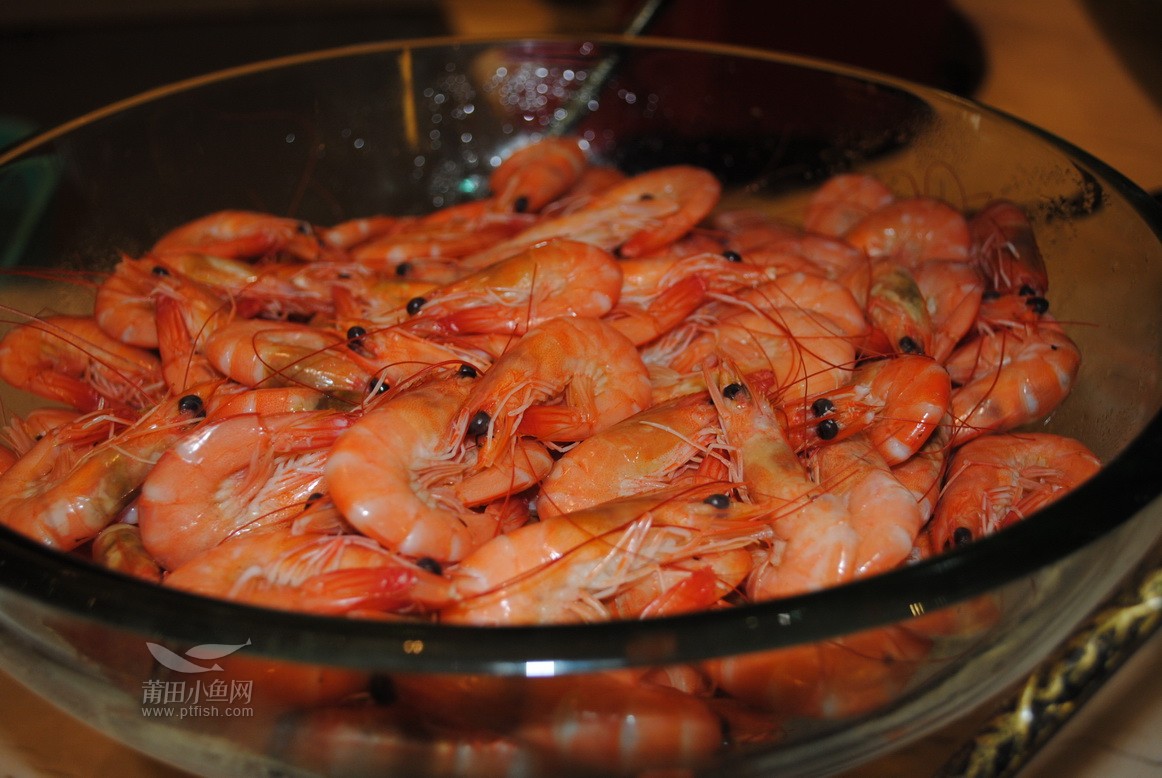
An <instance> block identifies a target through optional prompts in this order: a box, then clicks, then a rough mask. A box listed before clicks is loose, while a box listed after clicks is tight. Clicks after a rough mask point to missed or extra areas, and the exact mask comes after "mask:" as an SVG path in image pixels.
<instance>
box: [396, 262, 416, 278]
mask: <svg viewBox="0 0 1162 778" xmlns="http://www.w3.org/2000/svg"><path fill="white" fill-rule="evenodd" d="M410 272H412V263H411V262H400V263H399V264H398V265H396V266H395V274H396V275H397V276H400V277H403V276H406V275H407V274H408V273H410Z"/></svg>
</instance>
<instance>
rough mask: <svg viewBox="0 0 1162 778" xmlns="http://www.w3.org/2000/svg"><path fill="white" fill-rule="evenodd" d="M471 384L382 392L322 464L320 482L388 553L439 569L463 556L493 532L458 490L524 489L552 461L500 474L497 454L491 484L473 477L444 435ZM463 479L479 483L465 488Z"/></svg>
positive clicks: (447, 382) (462, 376) (460, 450)
mask: <svg viewBox="0 0 1162 778" xmlns="http://www.w3.org/2000/svg"><path fill="white" fill-rule="evenodd" d="M478 382H479V379H477V378H476V377H475V371H474V370H473V371H460V372H458V373H457V374H455V375H453V376H450V377H448V378H444V379H437V380H434V381H433V382H431V383H428V384H424V385H422V386H420V387H417V388H415V389H412V390H410V391H407V392H402V393H398V394H396V395H394V396H391V395H388V396H386V397H385V401H384V402H382V403H381V404H379V405H377V406H375V407H374V408H372V409H371V410H369V411H367V412H366V413H365V414H364V415H363V416H362V417H361V418H360V419H359V420H358V421H357V422H356V423H355V424H354V425H352V427H351V429H350V430H348V431H347V432H346V433H345V434H344V435H343V436H342V437H340V438H339V440H338V441H337V442H336V444H335V446H334V448H333V449H332V451H331V455H330V458H329V460H328V462H327V469H326V476H327V483H328V485H329V487H330V494H331V498H332V499H333V500H334V501H335V505H336V506H337V507H338V508H339V511H340V512H341V513H342V514H343V516H344V517H346V519H347V520H348V521H349V522H350V523H351V525H352V526H353V527H355V528H356V529H357V530H359V531H360V532H362V533H363V534H365V535H368V536H370V537H372V538H375V539H376V540H377V541H379V542H380V543H382V544H383V545H384V546H386V547H387V548H389V549H392V550H394V551H398V552H399V553H402V554H406V555H408V556H413V557H430V558H432V559H434V560H436V561H438V562H441V563H443V562H450V561H455V560H457V559H461V558H463V557H464V556H465V555H467V554H468V553H469V552H470V551H472V549H474V548H476V547H477V546H479V545H480V544H481V543H483V542H484V541H486V540H487V539H489V538H491V537H492V536H493V535H495V534H496V533H497V532H498V531H499V529H498V523H497V518H496V517H494V516H490V515H488V514H486V513H483V514H482V513H476V512H474V511H471V510H469V508H468V506H467V505H466V503H465V500H464V498H463V496H462V494H464V493H470V494H472V495H473V496H475V497H476V498H477V500H481V501H486V500H487V499H492V498H496V497H503V496H504V495H505V494H506V493H510V492H513V493H515V492H518V491H521V490H522V489H525V488H527V487H529V486H531V485H533V484H535V483H536V481H538V480H540V478H541V477H543V476H544V475H545V473H546V472H548V469H549V466H550V465H551V461H550V460H549V458H548V456H547V455H544V456H543V457H542V458H538V459H537V460H536V461H532V460H528V461H527V462H526V461H520V462H519V464H521V465H525V464H527V465H528V469H527V470H522V469H520V468H518V467H516V465H515V464H513V465H512V467H510V468H505V467H504V465H505V460H503V459H500V458H498V463H497V469H496V470H493V471H491V472H492V475H493V476H494V477H495V478H494V480H492V479H490V480H485V478H486V477H481V476H480V473H479V472H475V473H473V472H472V471H473V470H474V466H475V464H476V462H475V458H474V457H470V456H469V455H468V453H467V452H466V450H465V446H464V443H463V441H462V439H455V438H453V437H451V436H450V435H449V429H450V428H451V426H452V421H453V419H454V418H455V416H456V414H457V412H458V411H459V409H460V406H461V405H462V404H463V402H464V400H465V398H467V397H468V395H469V392H470V391H471V390H472V388H473V385H474V384H477V383H478ZM519 450H520V451H524V449H519ZM370 452H374V453H373V454H372V453H370ZM514 456H515V454H514ZM509 464H512V462H511V460H510V461H509ZM481 469H482V470H483V469H485V468H481ZM465 475H470V476H475V479H476V480H473V479H471V478H470V479H469V480H468V481H467V483H465V482H464V477H465ZM489 489H495V490H497V491H495V492H493V493H491V494H489V493H488V491H489ZM478 490H479V491H480V492H482V493H478ZM473 502H476V500H473Z"/></svg>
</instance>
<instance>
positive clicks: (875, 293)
mask: <svg viewBox="0 0 1162 778" xmlns="http://www.w3.org/2000/svg"><path fill="white" fill-rule="evenodd" d="M867 316H868V319H869V321H870V322H871V324H872V333H873V334H872V337H871V338H870V339H869V341H868V343H866V344H865V345H864V346H863V351H864V353H867V354H878V355H885V354H930V353H931V352H932V337H933V327H932V318H931V316H930V315H929V313H928V306H927V302H926V301H925V299H924V295H923V293H922V292H921V291H920V287H919V285H918V284H917V283H916V278H915V276H914V275H913V274H912V273H911V272H910V271H909V270H908V269H907V268H906V267H904V266H902V265H899V264H897V263H896V262H893V261H890V260H882V259H881V260H878V261H876V262H873V263H872V283H871V289H870V290H869V292H868V302H867Z"/></svg>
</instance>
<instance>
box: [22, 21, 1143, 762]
mask: <svg viewBox="0 0 1162 778" xmlns="http://www.w3.org/2000/svg"><path fill="white" fill-rule="evenodd" d="M561 130H568V131H570V132H574V133H576V134H578V135H580V136H582V137H583V138H585V139H587V140H588V142H589V144H590V147H591V149H592V151H593V153H594V154H595V155H597V156H598V157H599V158H602V159H605V160H607V161H609V162H612V163H615V164H617V165H619V166H621V167H622V168H624V169H625V170H627V171H638V170H644V169H648V168H651V167H656V166H659V165H663V164H671V163H679V162H685V163H693V164H697V165H702V166H704V167H707V168H709V169H710V170H712V171H713V172H714V173H715V174H716V175H718V176H719V178H720V179H721V180H722V181H723V182H724V185H725V195H724V200H725V201H726V202H728V203H734V204H740V205H747V206H754V207H761V208H763V209H764V210H766V211H768V212H770V213H772V214H774V215H776V216H779V217H781V218H786V219H788V220H791V221H798V220H799V219H800V218H801V216H802V212H803V207H804V204H805V202H806V197H807V195H808V194H809V192H810V191H811V190H812V188H813V187H815V186H817V185H818V184H819V183H820V182H821V181H822V180H823V179H824V178H825V177H827V176H829V175H831V174H833V173H837V172H843V171H852V170H855V171H864V172H869V173H873V174H875V175H877V176H879V177H880V178H881V179H882V180H884V181H885V182H886V183H888V184H889V186H891V187H892V188H893V189H894V190H895V191H896V193H897V194H899V195H912V194H923V195H930V196H935V197H940V198H943V199H945V200H947V201H948V202H950V203H952V204H953V205H955V206H957V207H958V208H961V209H965V210H973V209H975V208H979V207H980V206H982V205H983V204H984V203H985V202H987V201H988V200H990V199H991V198H996V197H1004V198H1008V199H1009V200H1012V201H1015V202H1016V203H1018V204H1020V205H1021V206H1022V207H1023V208H1025V209H1026V211H1027V212H1028V213H1029V215H1030V217H1031V219H1032V221H1033V225H1034V228H1035V230H1036V233H1037V236H1038V240H1039V242H1040V245H1041V248H1042V251H1043V253H1044V255H1045V260H1046V264H1047V266H1048V269H1049V274H1050V279H1051V287H1050V293H1049V296H1050V298H1051V299H1052V303H1053V307H1054V311H1055V313H1056V315H1057V317H1058V319H1059V320H1061V321H1063V322H1065V323H1066V326H1067V330H1068V332H1069V333H1070V335H1071V336H1072V337H1073V338H1074V339H1075V340H1076V341H1077V342H1078V344H1079V346H1080V347H1081V350H1082V353H1083V355H1084V361H1083V363H1082V368H1081V375H1080V378H1079V381H1078V384H1077V389H1076V390H1075V391H1074V393H1073V394H1072V395H1071V396H1070V397H1069V399H1068V400H1067V401H1066V403H1065V404H1064V405H1063V406H1062V407H1061V408H1060V409H1059V410H1058V411H1057V412H1056V413H1054V414H1053V416H1052V418H1051V419H1050V420H1048V421H1047V422H1045V423H1044V424H1043V425H1039V426H1041V427H1043V428H1044V429H1047V430H1050V431H1054V432H1059V433H1062V434H1068V435H1072V436H1074V437H1077V438H1080V439H1081V440H1083V441H1084V442H1086V443H1087V444H1088V445H1089V446H1090V447H1091V448H1092V449H1093V450H1094V451H1095V452H1096V453H1097V454H1098V455H1099V456H1100V457H1101V458H1102V460H1103V462H1105V466H1104V468H1103V469H1102V470H1101V471H1100V472H1099V474H1098V475H1097V476H1096V477H1095V478H1093V479H1092V480H1091V481H1089V482H1087V483H1086V484H1084V485H1083V486H1082V487H1081V488H1079V489H1077V490H1076V491H1075V492H1073V493H1071V494H1070V495H1068V497H1066V498H1065V499H1062V500H1061V501H1059V502H1057V503H1055V504H1053V505H1051V506H1049V507H1048V508H1047V509H1045V510H1044V511H1042V512H1040V513H1038V514H1036V515H1033V516H1031V517H1029V518H1028V519H1027V520H1026V521H1024V522H1021V523H1018V524H1017V525H1015V526H1013V527H1012V528H1010V529H1007V530H1005V531H1003V532H1001V533H998V534H996V535H993V536H990V537H986V538H984V539H981V540H979V541H978V542H974V543H972V544H969V545H967V546H964V547H961V548H959V549H957V550H955V551H952V552H949V553H946V554H943V555H940V556H937V557H933V558H930V559H928V560H925V561H922V562H919V563H916V564H913V565H910V566H907V567H903V568H901V569H898V570H895V571H893V572H890V573H887V574H884V575H879V576H876V577H872V578H868V579H865V580H860V581H857V582H855V583H851V584H849V585H844V586H841V587H836V588H834V589H829V590H825V591H820V592H817V593H812V594H807V595H802V596H797V597H793V598H788V599H783V600H777V601H772V602H765V603H762V604H756V605H752V606H747V607H740V608H734V609H720V610H714V611H709V612H703V613H697V614H691V615H685V616H677V617H668V618H661V619H654V620H643V621H621V622H612V623H600V624H586V625H570V626H545V627H504V628H478V627H459V626H447V625H438V624H431V623H411V622H404V621H372V620H355V619H339V618H326V617H318V616H310V615H303V614H298V613H290V612H279V611H273V610H263V609H257V608H252V607H247V606H243V605H238V604H234V603H230V602H224V601H215V600H209V599H203V598H199V597H197V596H193V595H190V594H185V593H183V592H179V591H173V590H169V589H165V588H161V587H156V586H152V585H148V584H144V583H141V582H138V581H136V580H133V579H130V578H128V577H123V576H121V575H118V574H115V573H111V572H108V571H105V570H103V569H99V568H97V567H95V566H92V565H90V564H89V563H87V562H85V561H83V560H81V559H78V558H76V557H74V556H69V555H64V554H60V553H57V552H54V551H51V550H48V549H46V548H43V547H41V546H39V545H37V544H35V543H33V542H31V541H28V540H26V539H24V538H23V537H20V536H18V535H16V534H13V533H11V532H9V531H7V530H3V531H0V584H2V586H0V632H2V633H3V640H2V641H0V655H2V657H3V662H4V667H5V668H6V669H7V670H8V672H10V673H12V674H13V675H14V676H15V677H17V678H19V679H20V680H21V681H22V682H24V683H26V684H27V685H28V686H30V687H31V688H32V689H33V690H35V691H36V692H37V693H39V694H41V695H43V696H44V697H45V698H46V699H48V700H49V701H51V702H52V703H54V704H56V705H58V706H60V707H62V708H63V709H65V710H67V711H69V712H70V713H72V714H73V715H75V716H76V717H78V718H79V719H81V720H83V721H85V722H87V723H88V724H90V725H92V726H95V727H97V728H98V729H100V730H102V731H103V732H105V733H107V734H109V735H111V736H112V737H114V738H116V739H119V740H121V741H123V742H125V743H126V744H128V745H130V746H131V747H133V748H135V749H139V750H141V751H143V752H145V753H148V754H150V755H152V756H154V757H157V758H159V759H161V760H163V761H165V762H168V763H171V764H174V765H177V766H180V767H182V768H185V769H187V770H190V771H193V772H199V773H205V774H231V775H273V774H277V775H300V774H302V775H311V774H342V775H356V774H365V773H366V774H399V775H409V776H410V775H425V774H426V775H497V774H505V775H507V774H520V775H538V774H552V775H568V774H579V775H582V774H600V775H615V774H638V773H645V772H649V771H651V770H667V769H679V770H682V769H686V770H689V771H691V772H695V773H698V774H730V775H747V774H756V775H757V774H773V773H780V772H784V771H785V772H793V773H794V774H797V775H808V774H825V773H829V772H834V771H838V770H841V769H845V768H848V767H851V766H853V765H857V764H859V763H861V762H863V761H866V760H868V759H870V758H872V757H875V756H877V755H880V754H883V753H884V752H886V751H888V750H891V749H894V748H899V747H901V746H903V745H905V744H907V743H909V742H911V741H913V740H914V739H916V738H918V737H920V736H922V735H924V734H925V733H928V732H930V731H932V730H934V729H936V728H938V727H941V726H942V725H944V724H947V723H949V722H951V721H952V720H954V719H955V718H957V717H958V716H960V715H962V714H963V713H964V712H965V711H967V710H969V709H971V708H972V707H973V706H974V705H977V704H979V703H980V702H982V701H983V700H986V699H987V698H989V697H990V696H992V695H994V694H996V693H998V692H999V691H1001V690H1002V689H1004V688H1005V687H1006V686H1007V685H1009V684H1011V683H1012V682H1014V681H1015V680H1017V679H1018V678H1020V677H1021V676H1022V675H1023V674H1025V673H1027V672H1028V671H1029V670H1030V669H1031V668H1032V667H1033V666H1034V665H1035V663H1037V662H1038V660H1039V659H1041V658H1042V657H1044V656H1045V655H1046V654H1048V652H1050V651H1051V649H1052V648H1054V647H1055V646H1056V645H1057V644H1059V643H1060V642H1061V641H1062V640H1063V639H1064V638H1065V637H1066V636H1067V635H1068V634H1069V632H1070V630H1071V629H1072V628H1073V627H1074V626H1075V625H1076V624H1078V623H1079V622H1080V621H1081V620H1082V618H1083V617H1084V616H1085V615H1086V614H1087V613H1088V612H1089V611H1090V610H1091V609H1092V608H1093V607H1094V606H1095V605H1097V604H1098V603H1099V602H1100V601H1101V600H1102V599H1103V598H1104V597H1106V596H1107V594H1108V593H1109V592H1110V591H1111V590H1112V588H1113V587H1114V586H1115V585H1116V584H1117V583H1118V582H1119V580H1120V579H1121V578H1122V577H1124V575H1125V574H1126V573H1127V572H1128V571H1129V570H1130V569H1131V568H1132V567H1133V566H1134V565H1135V563H1137V562H1138V561H1139V560H1140V559H1141V558H1142V557H1143V555H1144V554H1145V553H1146V552H1147V550H1148V549H1149V548H1150V547H1151V546H1152V545H1153V543H1154V541H1155V540H1156V538H1157V536H1158V535H1159V527H1160V525H1159V511H1158V505H1159V504H1158V500H1157V497H1158V493H1159V490H1160V489H1162V478H1159V477H1158V476H1159V472H1158V466H1157V464H1156V463H1157V462H1158V461H1159V453H1160V452H1159V448H1160V445H1162V435H1160V432H1162V428H1160V425H1159V420H1158V418H1157V413H1158V406H1159V401H1160V399H1162V390H1160V387H1159V380H1160V376H1162V306H1159V305H1158V302H1159V300H1162V243H1160V239H1159V236H1160V235H1162V213H1160V211H1159V208H1158V206H1157V205H1156V204H1155V203H1154V202H1153V201H1152V200H1151V199H1150V198H1149V197H1147V196H1146V195H1145V194H1144V193H1143V192H1141V191H1140V190H1139V189H1137V188H1135V186H1134V185H1132V184H1131V183H1129V182H1128V181H1127V180H1126V179H1125V178H1123V177H1122V176H1120V175H1119V174H1118V173H1116V172H1114V171H1112V170H1110V169H1109V168H1107V167H1106V166H1105V165H1103V164H1102V163H1101V162H1099V161H1098V160H1095V159H1093V158H1092V157H1090V156H1089V155H1087V154H1086V153H1084V152H1082V151H1080V150H1078V149H1076V148H1073V147H1071V146H1070V145H1068V144H1066V143H1063V142H1062V141H1060V140H1058V139H1056V138H1053V137H1051V136H1049V135H1047V134H1046V133H1044V132H1042V131H1039V130H1038V129H1036V128H1034V127H1031V126H1028V125H1026V124H1024V123H1022V122H1020V121H1019V120H1016V119H1013V118H1012V117H1008V116H1005V115H1002V114H1000V113H998V112H996V111H993V110H990V109H988V108H986V107H983V106H981V105H977V104H974V103H972V102H969V101H966V100H962V99H957V98H955V97H952V96H949V95H946V94H943V93H940V92H937V91H934V90H930V89H925V88H921V87H918V86H914V85H911V84H908V83H904V82H901V81H898V80H894V79H891V78H887V77H881V76H877V75H874V74H870V73H865V72H861V71H857V70H852V69H846V68H839V67H833V66H830V65H826V64H822V63H817V62H812V61H808V60H804V59H800V58H793V57H787V56H781V55H778V54H775V53H769V52H760V51H753V50H745V49H739V48H732V47H723V46H714V45H707V44H697V45H691V44H685V43H682V42H674V41H667V42H663V41H658V40H649V39H636V40H630V39H618V38H592V39H584V40H573V39H564V38H561V39H553V38H549V39H542V40H475V41H469V40H421V41H411V42H391V43H384V44H381V45H363V46H356V47H350V48H345V49H341V50H336V51H324V52H319V53H313V54H307V55H303V56H298V57H292V58H288V59H281V60H277V61H273V62H268V63H262V64H258V65H255V66H251V67H244V68H238V69H234V70H230V71H226V72H222V73H217V74H213V75H210V76H206V77H204V78H200V79H195V80H192V81H187V82H183V83H180V84H176V85H174V86H171V87H168V88H164V89H159V90H156V91H153V92H150V93H148V94H145V95H142V96H139V97H137V98H134V99H131V100H127V101H124V102H122V103H118V104H116V105H113V106H110V107H109V108H107V109H105V110H101V111H98V112H96V113H93V114H90V115H88V116H85V117H83V118H81V119H79V120H77V121H75V122H72V123H69V124H67V125H65V126H63V127H60V128H58V129H56V130H53V131H51V132H49V133H46V134H45V135H42V136H41V137H39V138H36V139H34V140H32V141H30V142H28V143H26V144H24V145H21V146H20V147H18V148H15V149H13V150H10V151H9V152H8V153H6V154H5V155H4V156H3V157H0V207H2V208H3V213H4V219H3V222H2V223H0V230H2V232H0V237H2V240H3V243H2V244H0V250H2V251H3V262H4V264H5V268H6V271H7V272H6V273H5V275H4V278H3V283H2V284H0V304H3V305H4V306H5V310H6V311H9V312H10V313H11V312H14V311H15V312H23V313H24V314H43V313H45V312H47V311H50V310H51V311H56V312H87V311H88V310H89V309H90V306H91V303H92V293H91V288H90V287H89V286H86V285H85V284H76V283H67V282H66V281H67V280H69V279H75V278H77V277H80V276H83V275H84V274H86V273H91V272H92V271H102V270H107V269H109V268H110V267H111V266H112V264H113V263H114V262H115V261H116V260H117V258H118V257H119V256H120V255H121V254H122V253H126V254H130V255H136V254H139V253H141V252H142V251H144V250H145V249H146V248H147V247H148V246H149V245H150V244H151V243H152V242H153V241H154V240H155V239H156V238H157V237H158V236H160V235H161V234H162V233H163V232H165V231H166V230H168V229H169V228H170V227H172V226H174V225H176V224H178V223H180V222H184V221H187V220H190V219H193V218H194V217H197V216H200V215H203V214H206V213H209V212H211V211H216V210H220V209H224V208H244V209H251V210H263V211H267V212H271V213H276V214H280V215H293V216H295V217H299V218H303V219H309V220H311V221H313V222H316V223H320V224H332V223H336V222H339V221H342V220H343V219H346V218H350V217H355V216H362V215H367V214H371V213H423V212H426V211H429V210H431V209H432V208H435V207H440V206H443V205H448V204H452V203H456V202H461V201H464V200H469V199H472V198H474V197H477V196H479V195H480V194H481V193H482V192H483V190H484V189H485V187H486V182H487V177H488V173H489V171H490V170H491V169H492V167H493V166H494V165H495V164H496V163H497V160H498V158H500V157H501V156H502V155H504V154H505V153H506V152H507V151H508V150H510V149H512V148H514V147H516V146H518V145H520V144H521V143H523V142H525V141H526V140H527V139H528V138H529V137H531V136H541V135H544V134H547V133H552V132H558V131H561ZM5 318H6V319H7V320H9V321H18V320H19V319H20V315H18V314H16V313H11V315H10V316H7V317H5ZM3 402H4V408H5V410H6V411H7V412H11V413H22V412H25V411H26V410H28V409H30V408H32V407H35V406H36V405H38V404H39V402H38V401H37V400H35V399H33V398H31V397H29V396H25V395H23V394H21V393H18V392H9V393H8V394H6V395H5V396H4V398H3ZM709 666H716V667H718V668H720V669H721V668H723V667H729V668H730V671H731V672H733V673H734V674H735V676H736V681H735V682H734V683H733V685H732V688H731V689H730V690H729V692H730V693H726V692H725V691H723V690H719V691H718V692H717V693H714V694H710V695H702V694H700V693H699V692H700V691H703V690H689V689H687V690H686V691H680V690H679V689H681V688H683V685H684V684H688V683H693V682H696V681H691V680H690V679H691V678H693V679H698V678H701V677H702V676H701V675H700V674H699V671H700V670H701V669H704V668H706V667H709ZM662 677H666V678H669V679H671V680H670V681H669V682H668V683H666V684H661V683H654V682H653V681H656V680H657V679H659V678H662ZM626 679H630V682H629V683H627V682H626Z"/></svg>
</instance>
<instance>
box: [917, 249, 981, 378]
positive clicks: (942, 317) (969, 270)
mask: <svg viewBox="0 0 1162 778" xmlns="http://www.w3.org/2000/svg"><path fill="white" fill-rule="evenodd" d="M914 275H915V278H916V285H917V286H918V287H919V289H920V293H921V294H922V295H923V297H924V302H925V305H926V307H927V310H928V314H929V317H930V319H931V322H932V343H931V348H930V350H929V351H927V352H925V353H927V354H929V355H930V356H931V357H932V358H933V359H935V360H936V361H937V362H944V361H946V360H947V359H948V357H949V356H950V355H951V354H952V352H953V350H954V349H955V348H956V345H957V344H958V343H960V342H961V340H963V339H964V337H965V335H967V334H968V333H969V332H970V331H971V330H972V327H973V325H974V324H975V323H976V320H977V314H978V313H979V312H980V305H981V298H982V296H983V295H984V290H985V283H984V278H982V277H981V274H980V272H979V271H978V270H977V268H976V265H975V264H974V263H973V262H971V261H968V260H956V259H931V260H928V261H927V262H925V263H924V264H923V265H921V266H920V267H919V268H917V270H916V271H915V274H914Z"/></svg>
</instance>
